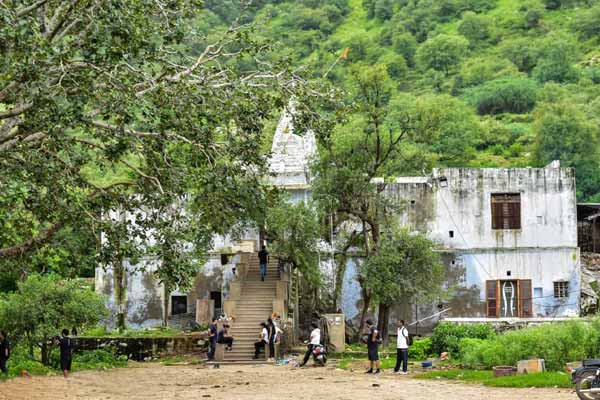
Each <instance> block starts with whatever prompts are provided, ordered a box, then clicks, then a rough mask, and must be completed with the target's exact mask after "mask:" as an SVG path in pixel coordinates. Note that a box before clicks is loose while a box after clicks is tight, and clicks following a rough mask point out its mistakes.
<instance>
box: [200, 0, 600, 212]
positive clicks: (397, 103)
mask: <svg viewBox="0 0 600 400" xmlns="http://www.w3.org/2000/svg"><path fill="white" fill-rule="evenodd" d="M205 7H206V11H205V14H204V15H203V16H202V17H201V18H200V20H199V21H201V22H199V26H198V28H199V29H200V30H203V31H204V32H205V33H206V34H207V35H208V36H210V35H211V34H212V32H214V31H215V28H216V27H222V26H225V25H227V24H229V23H230V22H231V21H232V20H233V19H234V18H236V17H237V16H238V15H239V3H238V2H237V1H234V0H227V1H223V0H208V1H206V2H205ZM251 7H252V8H251V9H250V13H249V15H250V16H249V17H246V16H243V17H242V18H243V19H244V22H254V23H255V24H256V29H257V34H258V35H260V36H262V37H264V38H267V39H271V40H273V41H274V43H275V45H276V46H277V48H278V51H277V52H276V57H278V58H289V59H290V60H291V61H292V62H293V63H294V65H295V66H297V67H298V68H303V69H304V70H305V71H308V73H309V74H311V75H312V76H313V77H316V78H322V77H325V79H328V80H330V81H331V82H333V83H334V84H335V85H336V86H338V87H341V88H347V89H349V88H350V86H351V82H352V79H351V77H352V75H353V73H355V72H356V71H357V70H361V69H365V68H369V67H370V66H376V65H384V66H385V68H386V70H387V73H388V75H389V76H390V78H391V81H392V82H393V87H392V88H391V99H390V103H389V104H390V106H392V107H396V108H397V109H398V110H402V111H405V112H407V113H408V114H409V115H411V117H412V118H413V120H414V121H417V124H418V125H419V126H420V128H421V129H427V130H428V131H431V130H433V131H435V137H436V140H435V142H434V143H432V144H431V145H430V146H428V147H427V148H426V149H423V151H426V152H428V153H429V155H430V159H431V165H437V166H473V167H509V166H513V167H519V166H542V165H545V164H547V163H548V162H550V161H552V160H553V159H560V160H561V161H562V162H563V165H564V166H571V167H575V168H576V170H577V187H578V197H579V199H580V200H585V201H599V200H600V185H599V176H600V174H598V161H599V159H600V158H599V154H598V134H599V130H600V128H599V122H600V45H599V43H600V42H599V40H600V2H598V1H597V0H583V1H576V0H543V1H542V0H526V1H518V0H396V1H394V0H325V1H323V0H295V1H283V0H271V1H266V0H263V1H257V2H254V3H253V4H252V6H251ZM244 15H245V14H244ZM346 49H349V50H347V51H345V50H346ZM338 59H339V61H338V62H337V63H336V60H338ZM334 63H335V64H334ZM332 66H333V68H332ZM350 120H352V117H350ZM349 126H350V127H351V124H350V125H349Z"/></svg>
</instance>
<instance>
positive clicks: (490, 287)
mask: <svg viewBox="0 0 600 400" xmlns="http://www.w3.org/2000/svg"><path fill="white" fill-rule="evenodd" d="M485 293H486V294H485V298H486V313H487V316H488V317H491V318H495V317H497V316H498V292H497V281H486V285H485Z"/></svg>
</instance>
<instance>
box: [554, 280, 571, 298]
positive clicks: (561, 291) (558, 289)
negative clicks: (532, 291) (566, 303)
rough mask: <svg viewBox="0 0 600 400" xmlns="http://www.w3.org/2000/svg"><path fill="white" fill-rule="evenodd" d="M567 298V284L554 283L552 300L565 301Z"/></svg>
mask: <svg viewBox="0 0 600 400" xmlns="http://www.w3.org/2000/svg"><path fill="white" fill-rule="evenodd" d="M567 297H569V282H564V281H560V282H554V298H555V299H565V298H567Z"/></svg>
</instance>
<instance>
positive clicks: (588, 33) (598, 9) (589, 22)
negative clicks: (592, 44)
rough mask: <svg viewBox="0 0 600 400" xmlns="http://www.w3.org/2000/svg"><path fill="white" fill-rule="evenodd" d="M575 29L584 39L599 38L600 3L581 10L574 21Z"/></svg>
mask: <svg viewBox="0 0 600 400" xmlns="http://www.w3.org/2000/svg"><path fill="white" fill-rule="evenodd" d="M573 29H575V31H576V32H578V33H579V35H580V37H581V38H582V39H591V38H597V37H598V36H599V35H600V4H599V5H596V6H594V7H592V8H590V9H588V10H581V11H579V12H578V13H577V17H576V18H575V19H574V21H573Z"/></svg>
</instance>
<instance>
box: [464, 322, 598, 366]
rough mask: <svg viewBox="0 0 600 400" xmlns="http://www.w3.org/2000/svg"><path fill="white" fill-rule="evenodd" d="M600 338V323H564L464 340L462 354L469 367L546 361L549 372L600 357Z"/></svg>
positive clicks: (465, 363)
mask: <svg viewBox="0 0 600 400" xmlns="http://www.w3.org/2000/svg"><path fill="white" fill-rule="evenodd" d="M484 339H485V338H484ZM599 339H600V336H599V333H598V321H595V322H594V323H593V324H590V323H586V322H564V323H556V324H547V325H542V326H539V327H532V328H526V329H522V330H518V331H510V332H507V333H504V334H501V335H497V336H494V337H491V338H489V339H487V340H472V339H463V340H462V341H461V343H460V347H461V349H460V350H461V353H460V354H461V361H462V363H463V364H464V365H465V366H467V367H468V368H480V367H484V368H491V367H493V366H495V365H516V364H517V362H518V361H519V360H527V359H530V358H543V359H544V360H545V363H546V368H547V369H548V370H550V371H562V370H564V368H565V364H566V363H567V362H572V361H580V360H582V359H584V358H593V357H597V356H598V354H599V352H600V347H599V346H600V342H599Z"/></svg>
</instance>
